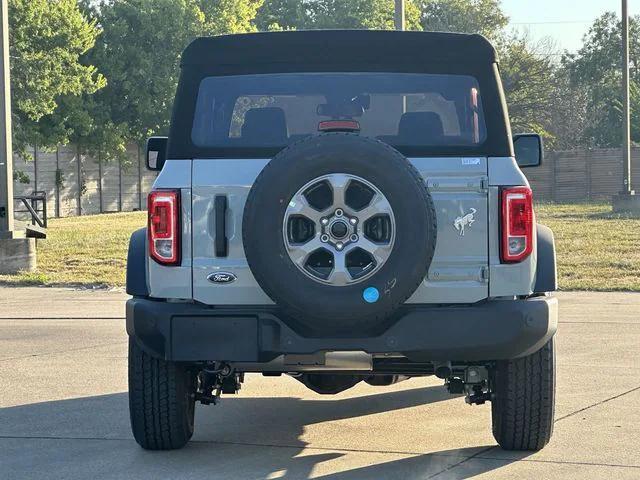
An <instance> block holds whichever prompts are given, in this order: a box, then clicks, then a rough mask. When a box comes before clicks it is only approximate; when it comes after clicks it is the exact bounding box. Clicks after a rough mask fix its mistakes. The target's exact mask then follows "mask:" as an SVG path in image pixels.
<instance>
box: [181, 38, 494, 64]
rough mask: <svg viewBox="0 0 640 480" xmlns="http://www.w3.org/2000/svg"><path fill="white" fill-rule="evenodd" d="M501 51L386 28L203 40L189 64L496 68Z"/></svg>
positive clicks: (189, 53)
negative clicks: (371, 64)
mask: <svg viewBox="0 0 640 480" xmlns="http://www.w3.org/2000/svg"><path fill="white" fill-rule="evenodd" d="M496 61H497V55H496V51H495V49H494V48H493V46H492V45H491V43H489V41H488V40H487V39H486V38H485V37H483V36H482V35H465V34H459V33H434V32H398V31H383V30H315V31H289V32H265V33H250V34H240V35H223V36H218V37H202V38H198V39H196V40H194V41H193V42H192V43H191V45H189V46H188V47H187V49H186V50H185V51H184V54H183V56H182V65H183V66H194V67H196V66H212V65H216V66H236V65H237V66H242V67H244V68H243V70H245V69H246V66H247V65H254V66H256V70H260V67H259V66H260V65H273V64H275V63H284V64H290V63H295V64H298V65H302V64H306V65H309V66H311V65H315V64H323V65H324V66H325V67H326V66H327V65H331V64H335V65H341V64H345V63H349V64H353V63H354V62H355V63H360V64H362V63H374V64H376V65H378V66H383V65H385V64H393V65H397V64H399V63H405V64H409V63H414V64H420V63H438V64H447V63H450V64H460V63H465V64H478V63H480V64H485V65H489V64H493V63H495V62H496Z"/></svg>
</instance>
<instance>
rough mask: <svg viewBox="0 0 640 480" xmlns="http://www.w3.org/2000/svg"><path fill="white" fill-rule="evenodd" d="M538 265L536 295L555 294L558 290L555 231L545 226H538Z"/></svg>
mask: <svg viewBox="0 0 640 480" xmlns="http://www.w3.org/2000/svg"><path fill="white" fill-rule="evenodd" d="M537 234H538V263H537V265H536V284H535V287H534V289H533V291H534V292H535V293H547V292H555V291H556V290H558V274H557V266H556V245H555V241H554V237H553V231H552V230H551V229H550V228H549V227H547V226H545V225H540V224H538V225H537Z"/></svg>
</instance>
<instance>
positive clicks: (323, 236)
mask: <svg viewBox="0 0 640 480" xmlns="http://www.w3.org/2000/svg"><path fill="white" fill-rule="evenodd" d="M320 241H321V242H322V243H327V242H328V241H329V235H322V236H321V237H320Z"/></svg>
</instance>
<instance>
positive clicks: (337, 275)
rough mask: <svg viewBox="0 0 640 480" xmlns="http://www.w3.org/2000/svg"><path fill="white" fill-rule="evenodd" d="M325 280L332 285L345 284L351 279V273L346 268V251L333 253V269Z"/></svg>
mask: <svg viewBox="0 0 640 480" xmlns="http://www.w3.org/2000/svg"><path fill="white" fill-rule="evenodd" d="M327 280H328V282H329V283H331V284H332V285H347V284H348V283H350V282H351V281H352V278H351V274H350V273H349V271H348V270H347V254H346V252H334V253H333V270H332V271H331V274H330V275H329V278H328V279H327Z"/></svg>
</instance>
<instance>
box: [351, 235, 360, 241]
mask: <svg viewBox="0 0 640 480" xmlns="http://www.w3.org/2000/svg"><path fill="white" fill-rule="evenodd" d="M351 241H352V242H357V241H358V235H356V234H355V233H354V234H353V235H351Z"/></svg>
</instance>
